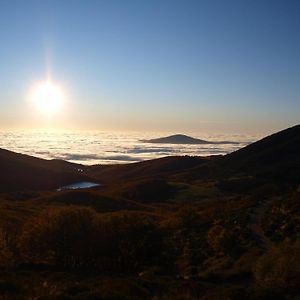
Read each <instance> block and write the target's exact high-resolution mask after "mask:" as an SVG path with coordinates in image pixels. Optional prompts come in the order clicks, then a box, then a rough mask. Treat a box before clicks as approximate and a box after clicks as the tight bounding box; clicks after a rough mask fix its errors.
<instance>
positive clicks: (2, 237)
mask: <svg viewBox="0 0 300 300" xmlns="http://www.w3.org/2000/svg"><path fill="white" fill-rule="evenodd" d="M14 261H15V260H14V255H13V252H12V251H11V248H10V241H9V238H8V236H7V234H6V232H5V231H4V230H3V229H1V228H0V269H3V268H9V267H12V266H13V265H14Z"/></svg>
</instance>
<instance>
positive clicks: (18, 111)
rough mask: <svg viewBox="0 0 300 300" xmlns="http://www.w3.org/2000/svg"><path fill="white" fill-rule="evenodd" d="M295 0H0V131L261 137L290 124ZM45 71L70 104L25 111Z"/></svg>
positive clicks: (298, 59) (299, 115) (298, 66)
mask: <svg viewBox="0 0 300 300" xmlns="http://www.w3.org/2000/svg"><path fill="white" fill-rule="evenodd" d="M299 15H300V1H297V0H294V1H293V0H290V1H285V0H282V1H276V0H269V1H267V0H248V1H247V0H228V1H224V0H219V1H217V0H207V1H201V0H198V1H189V0H185V1H183V0H182V1H176V0H173V1H171V0H157V1H155V0H152V1H150V0H149V1H148V0H144V1H141V0H136V1H133V0H132V1H131V0H128V1H124V0H120V1H116V0H107V1H101V0H97V1H91V0H82V1H79V0H77V1H71V0H69V1H67V0H57V1H46V0H45V1H29V0H27V1H13V0H8V1H4V0H0V128H9V127H20V128H27V127H34V128H38V127H43V126H46V125H47V126H48V125H49V126H55V127H58V128H81V129H99V130H108V129H112V130H156V131H159V130H161V131H174V132H175V131H180V132H192V131H199V132H201V131H218V132H220V131H232V132H244V131H247V132H255V133H256V132H262V133H264V132H271V131H273V130H278V129H281V128H283V127H287V126H290V125H293V124H296V123H299V122H300V34H299V32H300V18H299ZM47 72H51V75H52V78H53V80H54V81H55V82H57V83H59V84H60V85H61V86H62V87H63V88H64V90H65V91H66V94H67V95H68V101H67V103H66V104H65V108H64V111H63V112H61V113H60V114H58V115H56V116H55V117H54V116H52V117H51V119H50V118H49V119H47V118H45V116H39V115H37V112H36V111H33V110H32V107H30V105H29V104H28V102H26V98H27V97H28V91H29V89H30V86H31V85H32V84H33V83H34V82H36V81H41V80H45V79H46V77H47Z"/></svg>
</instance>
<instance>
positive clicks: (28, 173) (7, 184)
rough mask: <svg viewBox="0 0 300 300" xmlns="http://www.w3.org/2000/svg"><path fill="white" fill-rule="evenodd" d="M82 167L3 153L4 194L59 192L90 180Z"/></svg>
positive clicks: (0, 185) (0, 180) (1, 177)
mask: <svg viewBox="0 0 300 300" xmlns="http://www.w3.org/2000/svg"><path fill="white" fill-rule="evenodd" d="M79 168H81V166H80V165H76V164H72V163H68V162H65V161H59V160H45V159H39V158H35V157H31V156H28V155H24V154H19V153H14V152H11V151H8V150H4V149H0V192H8V191H20V190H45V189H55V188H57V187H59V186H61V185H65V184H68V183H73V182H74V181H75V182H76V181H82V180H86V179H87V176H85V175H83V174H82V172H81V171H78V169H79Z"/></svg>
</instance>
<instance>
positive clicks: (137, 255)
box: [19, 206, 162, 273]
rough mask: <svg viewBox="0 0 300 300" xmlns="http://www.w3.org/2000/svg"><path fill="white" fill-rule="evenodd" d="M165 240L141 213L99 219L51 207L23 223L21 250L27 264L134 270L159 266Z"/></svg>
mask: <svg viewBox="0 0 300 300" xmlns="http://www.w3.org/2000/svg"><path fill="white" fill-rule="evenodd" d="M161 245H162V236H161V231H160V229H159V227H158V226H156V225H155V223H154V222H153V221H151V220H150V219H149V218H145V217H144V216H141V215H136V214H135V215H130V214H129V215H119V216H118V215H117V216H109V217H100V216H98V215H97V214H96V212H95V211H94V210H92V209H88V208H82V207H76V206H71V207H67V208H60V209H51V210H48V211H45V212H43V213H42V214H41V215H39V216H37V217H36V218H34V219H32V220H30V221H29V222H28V223H27V224H25V226H24V228H23V232H22V235H21V237H20V240H19V249H20V250H21V253H22V256H23V258H24V260H25V262H27V263H33V264H48V265H54V266H60V267H64V268H71V269H74V268H88V269H94V270H99V271H118V272H126V273H127V272H136V271H140V270H143V269H144V268H147V267H148V266H153V265H155V264H157V263H160V262H161V261H160V257H161V252H162V251H161Z"/></svg>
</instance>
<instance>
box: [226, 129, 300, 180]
mask: <svg viewBox="0 0 300 300" xmlns="http://www.w3.org/2000/svg"><path fill="white" fill-rule="evenodd" d="M222 167H226V168H230V169H231V170H233V171H234V172H239V173H249V174H253V175H258V176H265V177H269V178H273V179H278V180H283V181H291V182H296V183H299V178H300V125H297V126H294V127H291V128H288V129H286V130H283V131H280V132H278V133H275V134H272V135H270V136H268V137H266V138H263V139H262V140H260V141H258V142H255V143H253V144H251V145H248V146H247V147H245V148H242V149H240V150H238V151H235V152H233V153H231V154H228V155H226V156H225V157H224V158H223V160H222Z"/></svg>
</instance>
